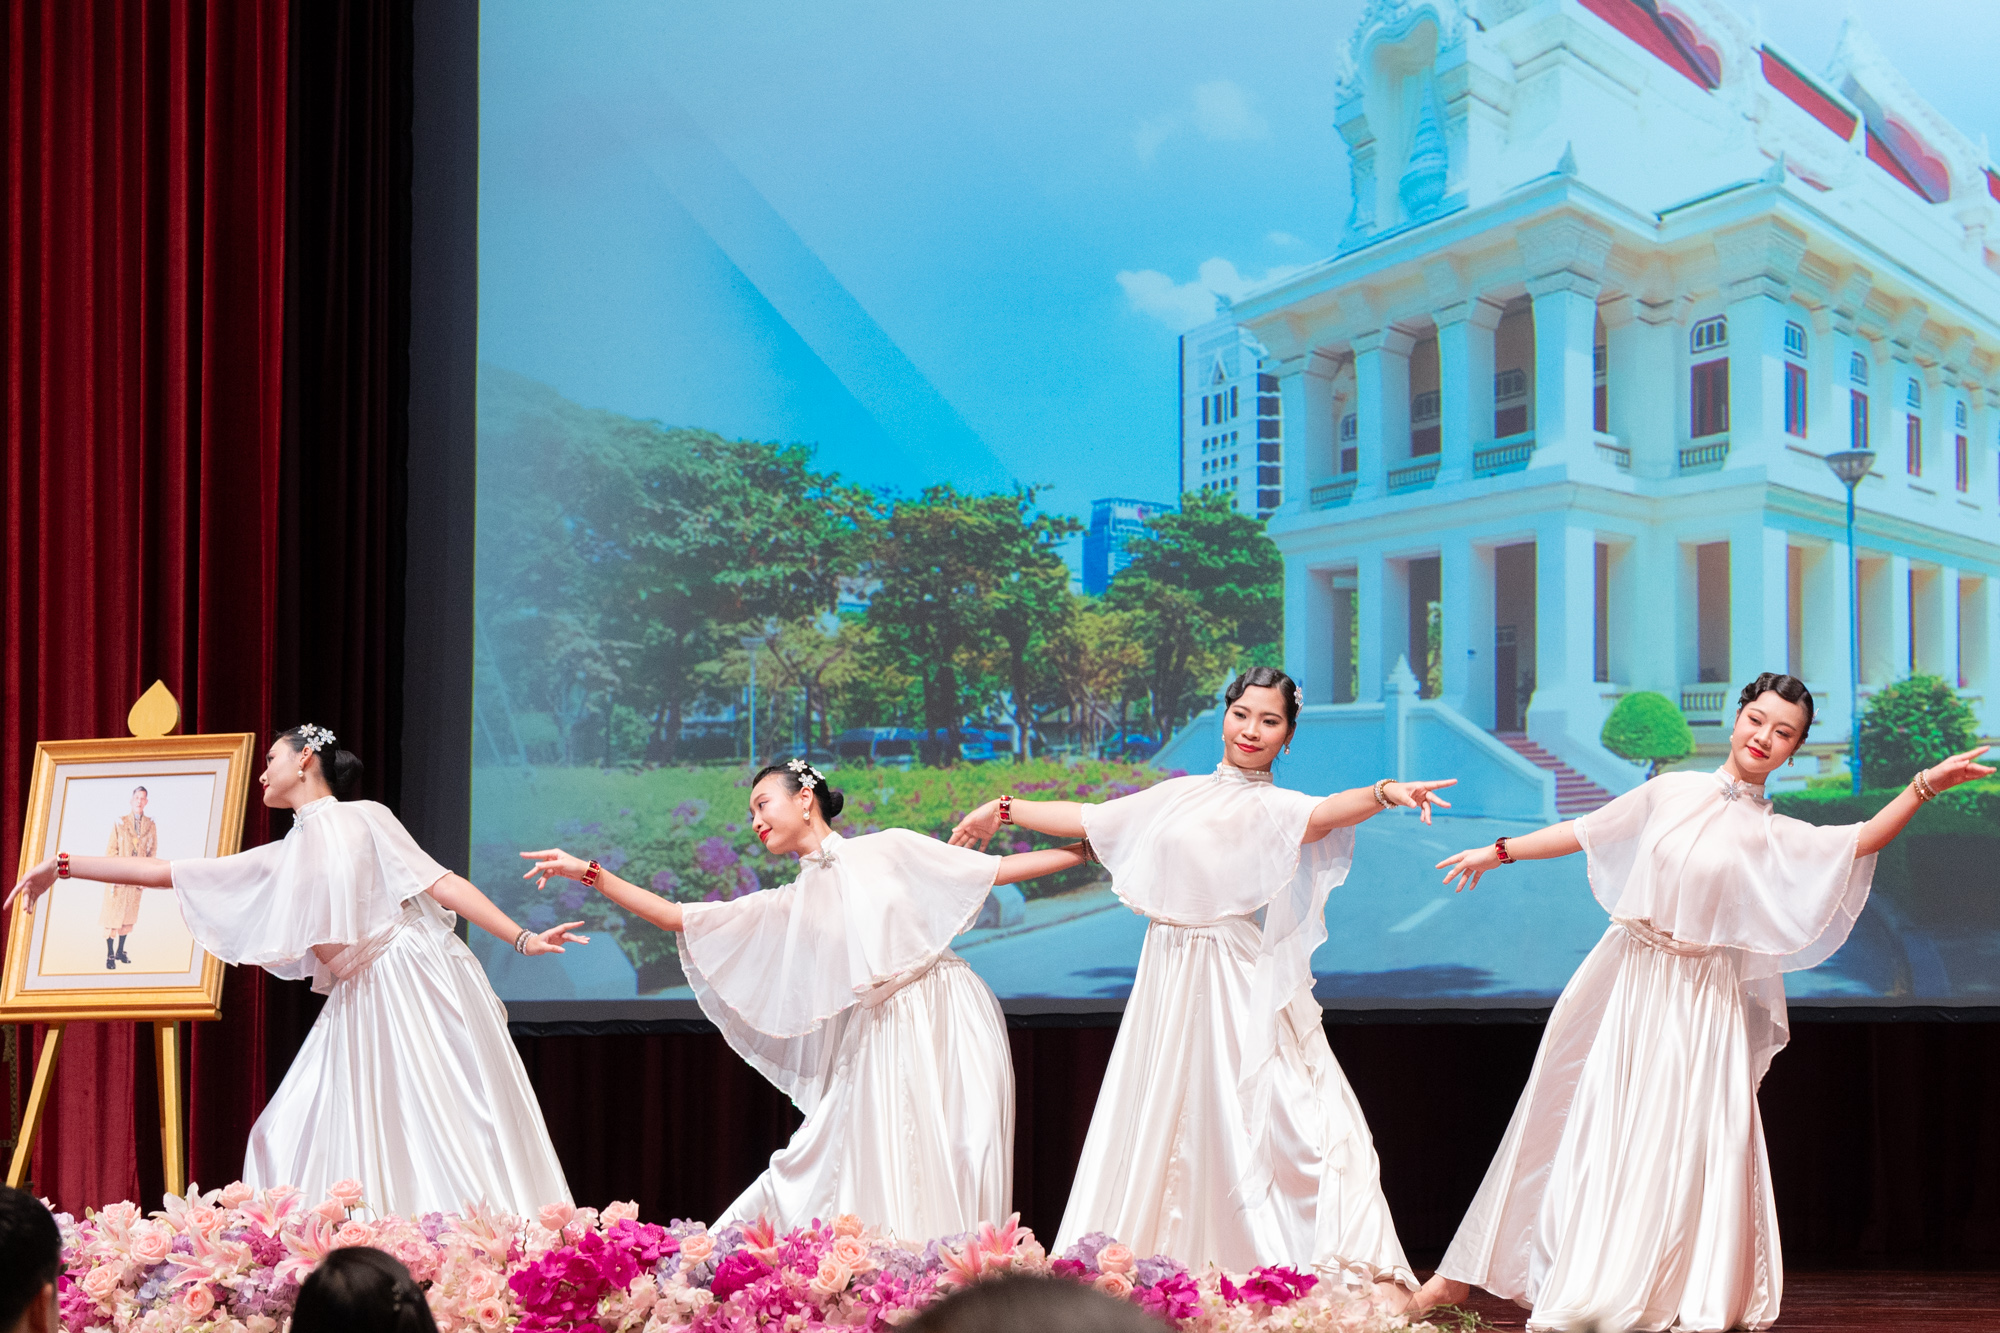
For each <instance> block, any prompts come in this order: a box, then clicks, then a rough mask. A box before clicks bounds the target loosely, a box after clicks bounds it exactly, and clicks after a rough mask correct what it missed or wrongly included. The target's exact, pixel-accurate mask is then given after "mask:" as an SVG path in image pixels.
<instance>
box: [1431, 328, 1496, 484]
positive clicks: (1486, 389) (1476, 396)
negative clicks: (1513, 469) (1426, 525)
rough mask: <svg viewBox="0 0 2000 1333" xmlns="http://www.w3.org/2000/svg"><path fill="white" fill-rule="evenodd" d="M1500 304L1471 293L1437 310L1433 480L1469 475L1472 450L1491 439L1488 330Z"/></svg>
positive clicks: (1490, 337) (1490, 338) (1490, 335)
mask: <svg viewBox="0 0 2000 1333" xmlns="http://www.w3.org/2000/svg"><path fill="white" fill-rule="evenodd" d="M1499 327H1500V307H1499V306H1497V305H1494V304H1493V303H1492V302H1490V301H1483V300H1480V299H1479V298H1477V297H1474V298H1473V299H1472V300H1470V301H1461V302H1459V303H1458V304H1456V305H1449V306H1446V307H1445V308H1444V309H1442V310H1440V311H1438V312H1437V331H1438V411H1439V414H1440V417H1441V421H1440V423H1439V425H1440V428H1441V429H1440V437H1441V438H1440V441H1439V449H1438V452H1439V453H1440V454H1441V455H1442V457H1441V459H1440V462H1439V467H1438V482H1439V484H1440V485H1441V484H1443V483H1445V482H1448V481H1463V480H1464V479H1465V478H1467V477H1470V476H1471V475H1472V451H1473V450H1474V449H1476V448H1477V447H1479V446H1480V445H1482V444H1484V443H1486V442H1487V441H1489V440H1491V439H1492V438H1493V331H1494V330H1495V329H1497V328H1499Z"/></svg>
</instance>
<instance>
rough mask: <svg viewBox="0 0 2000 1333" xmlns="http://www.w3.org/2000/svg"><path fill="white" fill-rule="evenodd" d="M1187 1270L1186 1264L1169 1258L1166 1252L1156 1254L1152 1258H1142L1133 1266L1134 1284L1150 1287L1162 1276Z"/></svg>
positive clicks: (1170, 1275)
mask: <svg viewBox="0 0 2000 1333" xmlns="http://www.w3.org/2000/svg"><path fill="white" fill-rule="evenodd" d="M1185 1272H1187V1268H1186V1266H1185V1265H1183V1264H1181V1263H1180V1262H1179V1261H1178V1260H1176V1259H1172V1258H1169V1257H1168V1256H1167V1255H1164V1254H1156V1255H1154V1256H1153V1257H1152V1258H1150V1259H1141V1260H1140V1261H1139V1262H1138V1263H1136V1264H1134V1265H1133V1266H1132V1285H1134V1286H1137V1287H1150V1286H1152V1285H1154V1284H1155V1283H1157V1282H1158V1281H1159V1280H1160V1279H1161V1278H1167V1277H1172V1276H1173V1275H1174V1274H1176V1273H1185Z"/></svg>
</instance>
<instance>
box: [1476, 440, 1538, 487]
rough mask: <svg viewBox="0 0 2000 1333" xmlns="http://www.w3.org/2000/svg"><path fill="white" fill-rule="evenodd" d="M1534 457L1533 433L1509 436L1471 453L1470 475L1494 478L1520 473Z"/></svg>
mask: <svg viewBox="0 0 2000 1333" xmlns="http://www.w3.org/2000/svg"><path fill="white" fill-rule="evenodd" d="M1534 456H1535V433H1534V432H1533V431H1527V432H1524V433H1523V434H1520V435H1509V436H1506V437H1504V438H1502V439H1498V440H1495V441H1493V443H1492V444H1490V445H1488V446H1487V447H1486V448H1484V449H1474V450H1473V451H1472V475H1473V476H1475V477H1495V476H1498V475H1500V474H1501V473H1503V472H1520V471H1523V470H1525V469H1526V468H1527V466H1528V460H1529V459H1531V458H1533V457H1534Z"/></svg>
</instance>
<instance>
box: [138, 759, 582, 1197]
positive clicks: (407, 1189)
mask: <svg viewBox="0 0 2000 1333" xmlns="http://www.w3.org/2000/svg"><path fill="white" fill-rule="evenodd" d="M448 873H450V872H448V871H447V870H446V869H445V868H444V867H443V866H441V865H439V864H438V863H437V862H436V861H434V860H432V859H431V858H430V856H429V855H427V854H426V853H425V852H424V850H423V849H422V848H421V847H419V846H417V844H416V841H415V840H414V839H412V838H411V837H410V835H409V832H408V830H406V829H405V828H404V827H403V826H402V824H401V823H400V822H399V821H398V820H397V819H396V817H395V816H394V815H393V814H391V813H390V812H389V811H388V809H387V808H385V807H384V806H381V805H378V804H376V803H375V802H373V801H340V800H337V799H335V798H334V797H331V796H327V797H322V798H321V799H319V800H317V801H314V802H312V803H311V804H309V805H305V806H302V807H300V808H299V810H298V811H297V813H296V816H295V819H294V823H293V825H292V829H291V831H290V832H289V833H287V834H286V835H285V836H284V838H283V839H282V840H280V841H278V842H274V843H267V844H265V845H264V846H262V847H255V848H252V849H251V850H249V851H247V852H242V853H239V854H238V855H235V856H224V857H217V858H213V859H206V860H189V861H175V862H174V863H173V880H174V889H175V892H176V896H178V898H179V899H180V906H181V915H182V917H183V919H185V920H186V922H187V926H188V930H189V931H190V933H192V934H193V936H194V938H195V939H196V941H198V942H199V943H200V944H201V946H202V948H204V949H206V950H208V951H209V952H210V953H212V954H214V955H215V956H216V957H218V958H220V959H222V961H224V962H226V963H236V964H250V965H254V966H257V967H261V968H263V969H264V970H265V971H267V972H269V973H271V974H272V975H273V976H277V977H283V978H285V979H286V980H290V981H298V980H304V979H307V978H310V979H311V980H312V983H313V989H314V990H315V991H318V992H319V993H320V994H323V995H325V996H326V997H327V1000H326V1006H325V1008H323V1009H321V1010H320V1015H319V1019H318V1021H317V1022H315V1023H314V1024H313V1027H312V1031H311V1032H310V1033H308V1034H307V1036H306V1041H305V1045H304V1046H302V1047H301V1048H300V1049H299V1053H298V1056H297V1058H295V1059H294V1060H293V1061H292V1067H291V1068H290V1069H289V1070H287V1071H286V1073H285V1079H284V1082H283V1083H281V1084H279V1085H278V1090H277V1092H276V1093H274V1094H273V1095H272V1097H271V1100H270V1102H269V1103H268V1104H266V1106H265V1107H264V1112H263V1114H262V1115H260V1116H258V1117H257V1123H256V1124H255V1125H254V1126H253V1127H252V1128H251V1130H250V1143H249V1146H248V1148H247V1150H246V1153H245V1160H244V1163H243V1180H244V1183H245V1184H248V1185H252V1186H256V1187H257V1188H260V1189H262V1188H266V1187H269V1186H273V1185H294V1186H297V1187H298V1188H299V1189H300V1190H302V1191H303V1192H304V1193H305V1195H306V1197H307V1198H308V1199H312V1200H318V1199H321V1198H324V1197H325V1194H326V1188H327V1186H329V1185H331V1184H332V1183H333V1182H335V1181H337V1180H342V1179H354V1180H358V1181H360V1182H361V1188H362V1191H363V1194H364V1196H365V1198H366V1200H367V1204H368V1207H369V1208H370V1209H372V1210H373V1211H374V1212H375V1213H377V1214H382V1213H398V1214H401V1215H403V1216H406V1217H417V1216H421V1215H422V1214H424V1213H428V1212H455V1211H458V1210H460V1209H463V1208H465V1207H466V1206H467V1205H468V1204H485V1205H487V1206H489V1207H492V1208H498V1209H503V1210H505V1211H507V1212H509V1213H513V1214H516V1215H518V1216H530V1217H532V1216H533V1215H534V1214H535V1213H536V1211H537V1210H539V1209H540V1208H541V1206H542V1205H543V1204H547V1203H557V1202H562V1203H567V1202H569V1201H570V1195H569V1186H568V1185H567V1184H566V1183H565V1182H564V1180H563V1172H562V1164H561V1163H560V1162H559V1161H557V1160H556V1152H555V1146H554V1145H553V1144H552V1143H550V1142H549V1133H548V1129H547V1127H546V1126H545V1125H544V1124H543V1122H542V1111H541V1107H540V1106H539V1105H538V1104H537V1103H536V1101H535V1092H534V1088H533V1087H532V1086H530V1084H529V1082H528V1075H527V1071H526V1070H525V1069H523V1068H522V1066H521V1057H520V1054H519V1053H518V1052H517V1051H516V1050H515V1049H514V1043H513V1041H512V1040H511V1039H510V1038H509V1037H508V1035H507V1011H506V1010H505V1009H504V1008H502V1007H501V1004H500V1000H499V998H498V997H497V996H495V995H494V994H493V988H492V986H490V985H489V984H488V983H487V980H486V974H485V972H484V971H482V970H481V969H480V966H479V962H478V960H477V959H476V958H474V957H473V956H472V951H471V950H470V949H468V948H466V947H465V945H464V944H463V943H462V942H461V941H460V940H459V938H458V937H457V936H456V935H455V934H453V933H452V927H453V925H454V924H455V922H456V917H455V916H454V915H453V914H452V913H450V912H447V911H445V910H444V909H443V908H442V907H440V906H438V904H437V901H436V900H435V899H433V898H432V897H431V896H430V895H429V894H428V893H426V892H425V890H426V889H428V888H430V886H431V885H433V884H435V883H437V882H438V881H439V880H440V879H443V878H444V877H445V875H447V874H448ZM319 945H335V946H341V947H340V948H339V951H338V952H334V953H332V954H331V961H324V960H322V959H321V957H320V955H319V953H318V952H316V951H315V946H319Z"/></svg>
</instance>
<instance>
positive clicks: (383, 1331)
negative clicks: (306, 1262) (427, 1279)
mask: <svg viewBox="0 0 2000 1333" xmlns="http://www.w3.org/2000/svg"><path fill="white" fill-rule="evenodd" d="M292 1333H437V1321H436V1320H435V1319H433V1318H431V1307H430V1306H429V1305H427V1304H426V1303H425V1302H424V1293H423V1289H422V1288H420V1287H419V1286H417V1283H416V1279H415V1278H413V1277H411V1276H410V1270H409V1269H407V1268H405V1267H403V1266H402V1265H401V1264H400V1263H397V1262H396V1260H394V1259H392V1258H390V1257H389V1256H388V1255H386V1254H384V1253H382V1251H380V1250H371V1249H369V1248H368V1247H366V1246H363V1245H357V1246H354V1247H353V1248H351V1249H345V1250H335V1251H334V1252H333V1253H332V1254H329V1255H328V1256H326V1259H325V1260H324V1261H323V1262H322V1263H321V1264H320V1266H319V1267H318V1268H315V1269H313V1271H312V1273H311V1274H310V1275H309V1276H308V1277H307V1278H306V1280H305V1281H304V1282H302V1283H300V1284H299V1303H298V1305H297V1306H296V1307H294V1309H293V1310H292Z"/></svg>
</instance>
